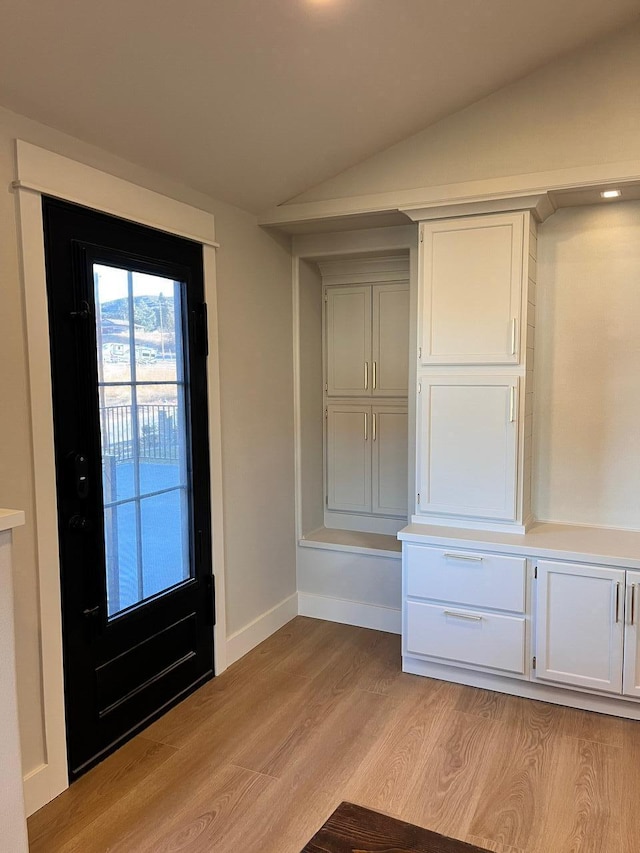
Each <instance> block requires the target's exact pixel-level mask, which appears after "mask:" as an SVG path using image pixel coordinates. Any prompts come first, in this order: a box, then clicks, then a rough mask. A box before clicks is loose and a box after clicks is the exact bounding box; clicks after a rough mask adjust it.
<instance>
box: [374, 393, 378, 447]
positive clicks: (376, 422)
mask: <svg viewBox="0 0 640 853" xmlns="http://www.w3.org/2000/svg"><path fill="white" fill-rule="evenodd" d="M374 387H375V386H374ZM377 433H378V416H377V414H376V413H375V412H374V413H373V440H374V441H375V440H376V438H377Z"/></svg>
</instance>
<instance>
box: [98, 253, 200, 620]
mask: <svg viewBox="0 0 640 853" xmlns="http://www.w3.org/2000/svg"><path fill="white" fill-rule="evenodd" d="M93 274H94V284H95V302H96V334H97V346H98V365H99V367H98V379H99V381H98V393H99V400H100V430H101V443H102V470H103V500H104V507H105V515H104V524H105V531H104V533H105V542H106V555H107V559H106V563H107V566H106V569H107V599H108V602H107V603H108V607H107V610H108V614H109V616H110V617H112V616H115V615H117V614H118V613H119V612H120V611H122V610H124V609H126V608H128V607H132V606H133V605H135V604H138V603H140V602H141V601H144V600H145V599H147V598H150V597H151V596H154V595H157V594H158V593H161V592H163V591H165V590H167V589H170V588H171V587H173V586H175V585H176V584H177V583H181V582H182V581H184V580H187V579H188V578H189V577H190V576H191V565H190V559H189V534H188V530H189V515H190V504H191V501H190V496H191V487H190V482H189V476H188V466H187V429H186V424H187V418H186V407H185V400H186V394H185V373H186V372H185V369H184V350H183V340H182V316H183V289H184V285H183V284H181V283H180V282H175V281H172V280H170V279H166V278H161V277H160V276H155V275H148V274H142V273H137V272H132V271H131V270H127V269H120V268H117V267H111V266H107V265H104V264H94V267H93Z"/></svg>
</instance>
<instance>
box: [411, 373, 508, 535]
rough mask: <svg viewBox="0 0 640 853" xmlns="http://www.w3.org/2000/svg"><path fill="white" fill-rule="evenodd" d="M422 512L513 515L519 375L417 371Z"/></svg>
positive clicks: (505, 518)
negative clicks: (421, 373) (426, 374)
mask: <svg viewBox="0 0 640 853" xmlns="http://www.w3.org/2000/svg"><path fill="white" fill-rule="evenodd" d="M419 387H420V392H419V394H418V411H419V414H418V417H419V423H418V435H419V437H420V438H419V447H418V492H419V503H418V505H417V506H416V511H417V513H418V514H420V513H425V514H434V513H439V514H442V515H454V516H463V517H464V516H467V517H472V518H476V519H500V520H503V521H513V520H514V519H515V517H516V484H517V483H516V481H517V447H518V427H517V421H518V377H517V376H479V375H475V376H454V375H437V376H436V375H428V376H422V377H420V382H419Z"/></svg>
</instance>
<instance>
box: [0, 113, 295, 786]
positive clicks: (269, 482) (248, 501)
mask: <svg viewBox="0 0 640 853" xmlns="http://www.w3.org/2000/svg"><path fill="white" fill-rule="evenodd" d="M16 137H20V138H22V139H26V140H27V141H29V142H33V143H34V144H36V145H41V146H43V147H45V148H49V149H51V150H52V151H56V152H57V153H60V154H62V155H64V156H67V157H72V158H74V159H76V160H78V161H80V162H83V163H86V164H88V165H91V166H95V167H96V168H99V169H102V170H104V171H107V172H110V173H112V174H114V175H117V176H118V177H122V178H125V179H127V180H130V181H133V182H135V183H138V184H140V185H142V186H145V187H148V188H149V189H152V190H154V191H156V192H160V193H164V194H165V195H168V196H172V197H174V198H177V199H179V200H181V201H184V202H186V203H188V204H192V205H194V206H196V207H201V208H203V209H206V210H209V211H211V212H212V213H214V215H215V217H216V235H217V239H218V240H219V242H220V243H221V249H220V250H219V252H218V260H217V281H218V302H219V304H218V313H219V324H220V361H221V403H222V452H223V480H224V488H225V507H224V513H225V546H226V571H227V602H226V603H227V629H228V632H229V633H233V632H234V631H237V630H238V629H240V628H242V627H243V626H244V625H246V624H248V623H250V622H251V621H252V620H253V619H255V618H256V617H258V616H259V615H260V614H262V613H263V612H265V611H267V610H269V609H270V608H272V607H273V606H274V605H276V604H278V603H279V602H280V601H281V600H282V599H283V598H286V597H287V596H290V595H291V594H293V593H294V592H295V587H296V575H295V547H294V491H293V482H294V476H293V406H292V399H293V386H292V367H291V364H292V346H291V267H290V264H291V260H290V253H289V248H288V244H287V243H280V242H278V240H277V239H276V238H274V237H272V236H270V235H268V234H266V233H265V232H263V231H262V230H261V229H259V228H258V227H257V225H256V221H255V217H254V216H252V215H250V214H247V213H245V212H243V211H241V210H239V209H237V208H234V207H231V206H229V205H226V204H223V203H220V202H218V201H215V200H213V199H211V198H208V197H206V196H203V195H201V194H200V193H197V192H196V191H194V190H191V189H189V188H187V187H184V186H181V185H177V184H175V183H174V182H172V181H169V180H165V179H164V178H162V177H161V176H159V175H156V174H153V173H151V172H149V171H147V170H145V169H144V168H142V167H139V166H136V165H133V164H131V163H127V162H125V161H123V160H120V159H118V158H116V157H113V156H112V155H110V154H108V153H107V152H104V151H101V150H99V149H97V148H93V147H91V146H88V145H85V144H84V143H81V142H79V141H77V140H75V139H72V138H71V137H68V136H65V135H64V134H61V133H58V132H56V131H53V130H51V129H49V128H46V127H44V126H42V125H39V124H37V123H35V122H32V121H30V120H28V119H26V118H23V117H21V116H18V115H16V114H14V113H10V112H8V111H6V110H1V109H0V185H1V186H2V187H3V188H4V191H3V192H1V193H0V282H1V284H0V289H1V298H2V302H1V306H2V307H1V310H0V364H1V365H2V370H0V401H1V404H0V435H2V439H3V440H2V448H1V450H0V506H3V505H4V506H13V507H18V508H21V509H24V510H26V512H27V524H26V526H25V527H24V528H21V529H19V530H17V531H16V532H15V537H14V545H15V548H14V571H15V596H16V634H17V643H16V645H17V665H18V698H19V710H20V723H21V739H22V751H23V767H24V771H25V773H28V772H29V771H31V770H32V769H34V768H36V767H37V766H38V765H40V764H41V763H42V762H43V761H44V757H45V743H44V736H43V725H42V696H41V689H42V688H41V667H40V649H39V624H38V609H39V608H38V567H37V565H36V557H35V542H34V528H33V506H34V495H33V468H32V462H31V447H30V414H29V406H28V388H27V370H26V354H25V324H24V317H23V309H22V301H21V291H20V283H19V269H18V249H17V234H16V221H15V208H14V204H15V200H14V197H13V195H12V194H11V192H10V191H9V186H10V182H11V181H12V180H13V178H14V177H15V175H14V157H13V139H14V138H16ZM212 168H214V166H213V165H212ZM249 512H250V514H251V518H250V521H248V513H249Z"/></svg>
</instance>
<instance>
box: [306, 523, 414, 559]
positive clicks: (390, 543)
mask: <svg viewBox="0 0 640 853" xmlns="http://www.w3.org/2000/svg"><path fill="white" fill-rule="evenodd" d="M298 544H299V545H300V546H301V547H303V548H324V549H326V550H329V551H351V552H353V553H356V554H368V555H371V556H373V555H375V556H379V557H391V558H392V559H395V560H400V559H401V558H402V553H401V551H402V545H401V543H400V542H399V541H398V540H397V539H396V537H395V536H387V535H385V534H383V533H361V532H359V531H357V530H337V529H333V528H329V527H319V528H318V529H317V530H313V531H312V532H311V533H307V534H305V536H304V537H303V538H302V539H300V540H299V541H298Z"/></svg>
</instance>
